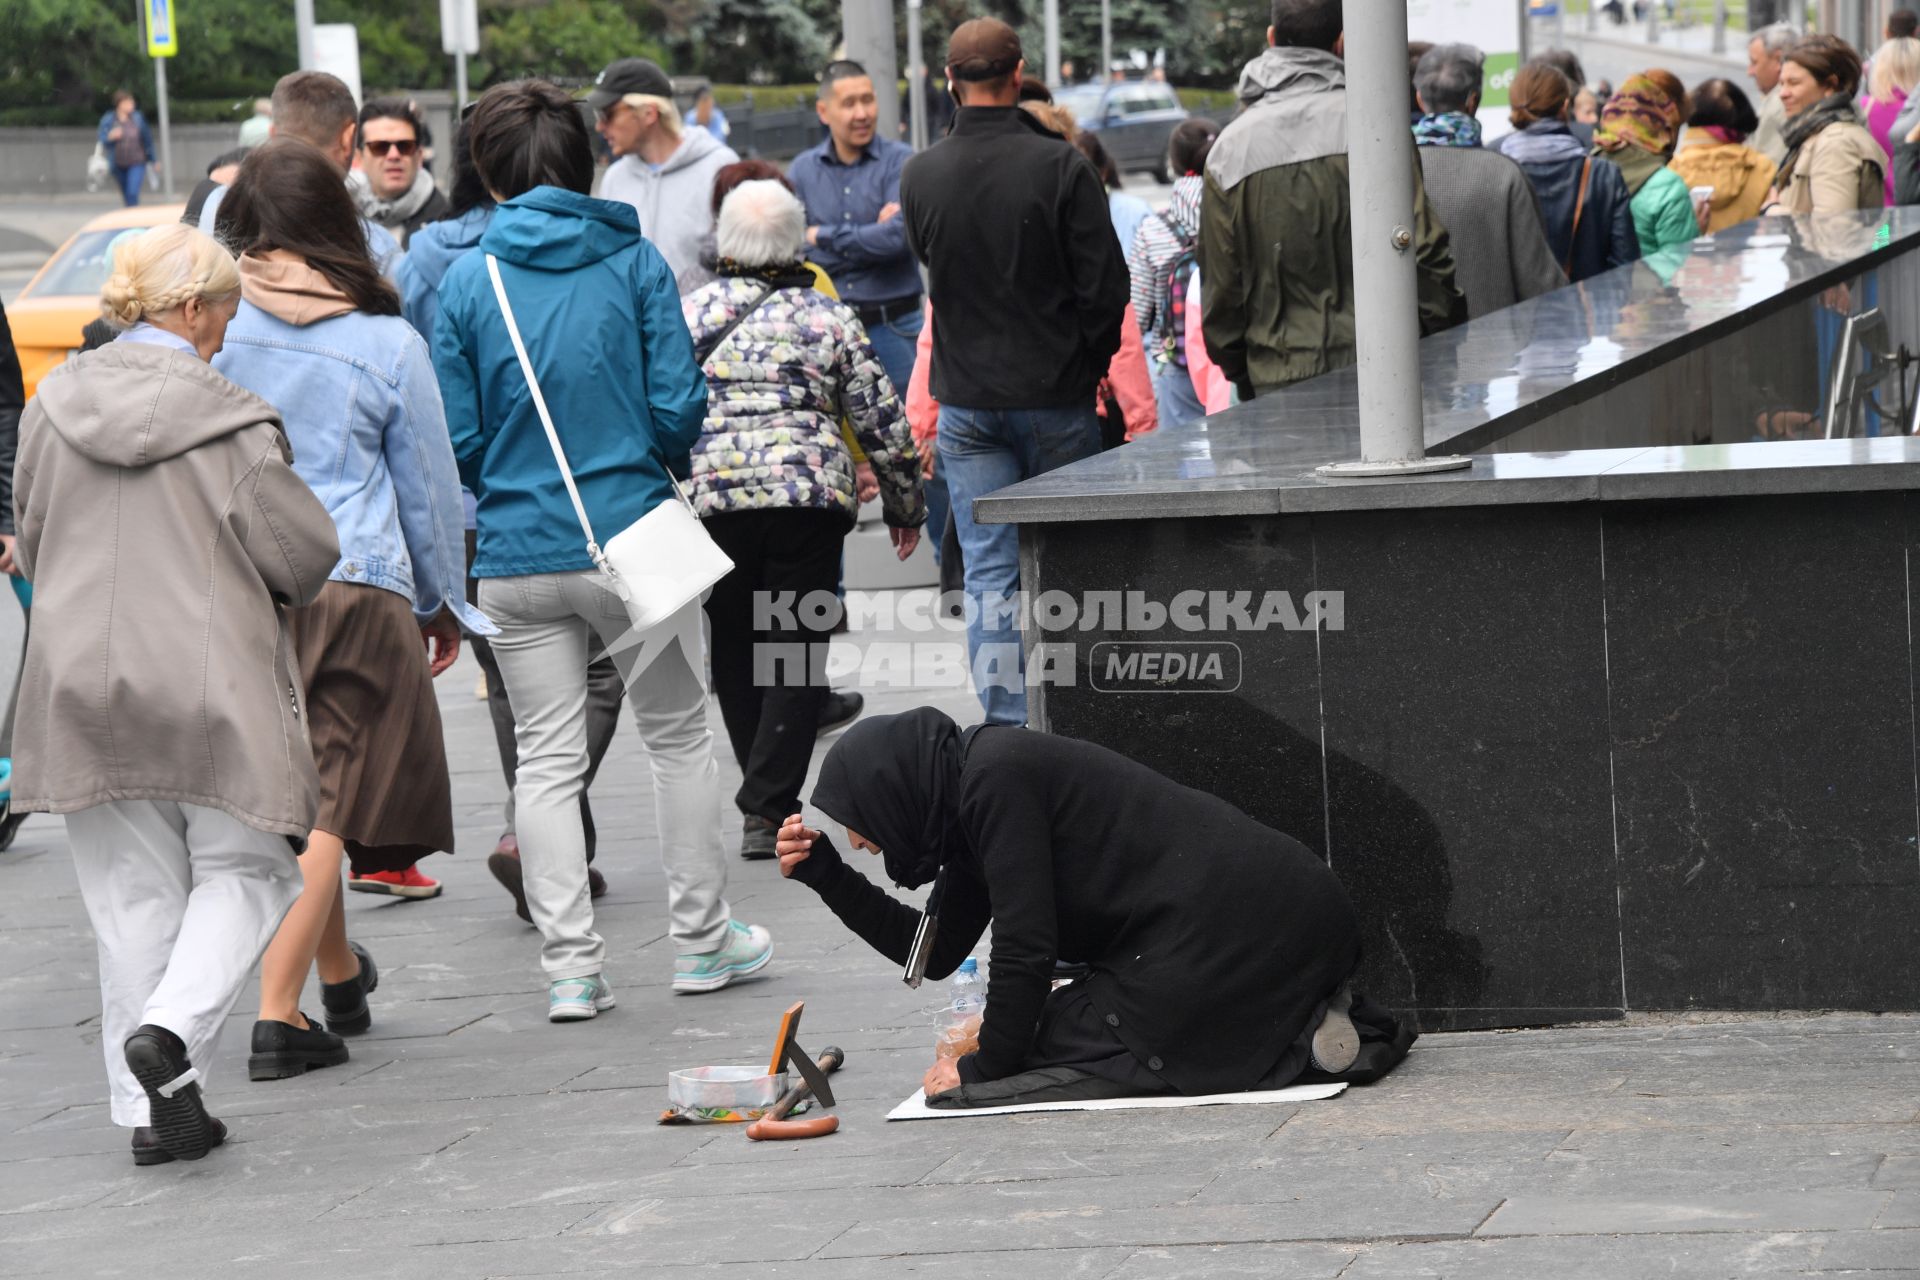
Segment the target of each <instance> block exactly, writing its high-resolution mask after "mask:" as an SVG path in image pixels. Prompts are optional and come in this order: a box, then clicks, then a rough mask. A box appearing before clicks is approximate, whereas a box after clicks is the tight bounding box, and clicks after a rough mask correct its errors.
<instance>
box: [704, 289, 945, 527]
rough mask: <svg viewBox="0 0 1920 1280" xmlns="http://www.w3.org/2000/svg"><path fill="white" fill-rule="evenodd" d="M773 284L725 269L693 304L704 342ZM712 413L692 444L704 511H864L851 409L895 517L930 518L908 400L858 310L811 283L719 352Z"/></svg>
mask: <svg viewBox="0 0 1920 1280" xmlns="http://www.w3.org/2000/svg"><path fill="white" fill-rule="evenodd" d="M762 288H764V282H763V281H759V280H754V279H751V278H745V277H738V276H723V277H721V278H720V279H718V280H715V281H713V282H712V283H710V284H707V285H703V286H702V287H701V288H699V289H697V290H695V291H694V292H693V293H690V294H688V295H687V297H686V298H685V300H684V301H683V303H682V304H681V305H682V308H683V310H684V311H685V313H686V319H687V328H688V329H689V330H691V331H692V333H693V341H694V346H695V348H696V350H697V349H699V348H700V347H701V346H702V345H703V344H704V343H706V342H708V341H709V340H711V338H712V337H713V335H715V334H717V333H719V332H720V331H721V330H723V329H725V328H726V327H727V325H729V324H731V323H732V322H733V321H734V320H735V318H736V317H738V316H739V315H740V314H741V312H742V311H743V310H744V309H745V308H747V307H749V306H751V305H752V303H753V299H754V298H755V296H756V295H758V294H759V293H760V291H761V289H762ZM702 372H704V373H705V374H706V377H707V416H706V421H705V422H704V423H703V424H702V425H701V432H700V438H699V440H698V441H696V442H695V444H694V446H693V486H692V494H691V496H692V498H693V503H694V509H695V510H696V511H698V512H699V513H700V514H701V515H702V516H709V515H716V514H721V513H724V512H730V511H759V510H764V509H767V508H776V507H795V508H803V509H812V510H828V511H840V512H842V513H844V514H845V515H846V517H847V522H848V524H849V525H851V524H852V523H853V521H854V519H855V518H856V516H857V515H858V513H859V503H858V502H857V501H856V500H855V497H854V475H853V468H854V463H853V457H852V455H851V454H850V453H849V452H848V450H847V446H846V444H845V442H844V441H842V439H841V437H840V419H841V417H842V416H843V415H844V416H845V417H846V418H847V420H848V421H849V422H850V423H851V424H852V427H853V432H854V435H855V437H856V438H858V440H859V441H860V447H861V448H862V449H864V450H866V454H867V461H868V462H870V463H872V464H873V470H874V475H875V477H876V478H877V479H878V480H879V482H880V501H881V507H882V510H883V512H884V515H885V518H886V522H887V524H889V525H891V526H893V527H895V528H914V527H917V526H919V525H921V524H924V523H926V518H927V515H926V503H925V501H924V499H923V496H922V494H921V488H920V464H919V456H918V454H917V453H916V451H915V449H914V445H913V437H912V434H911V433H910V432H909V431H908V429H907V419H906V414H905V413H904V412H903V410H902V408H901V404H900V397H899V395H898V393H897V392H896V391H895V390H894V386H893V384H892V382H890V381H888V379H887V373H886V370H885V369H884V368H882V367H881V364H880V361H879V359H878V358H877V357H876V356H875V355H874V353H873V347H872V345H871V344H870V343H869V342H868V341H867V335H866V331H865V330H864V329H863V328H861V325H860V321H859V320H858V318H856V317H855V316H854V314H853V312H852V310H850V309H849V308H848V307H846V306H845V305H843V304H842V303H839V302H836V301H834V300H833V299H831V298H829V297H827V296H826V295H825V294H823V293H819V292H816V291H815V290H813V289H808V288H780V289H775V290H774V291H773V292H771V293H769V294H767V295H766V298H765V299H764V300H763V301H762V302H761V303H760V305H759V306H758V307H755V308H754V309H753V311H752V314H750V315H748V316H747V318H746V319H745V320H744V321H742V322H741V323H740V325H739V326H738V327H737V328H735V329H734V330H733V332H732V333H730V334H728V335H727V336H726V338H725V340H724V341H722V342H721V343H720V345H719V346H718V347H717V348H716V349H715V350H714V351H713V353H712V354H711V355H709V356H708V357H707V359H706V362H705V364H704V365H703V366H702Z"/></svg>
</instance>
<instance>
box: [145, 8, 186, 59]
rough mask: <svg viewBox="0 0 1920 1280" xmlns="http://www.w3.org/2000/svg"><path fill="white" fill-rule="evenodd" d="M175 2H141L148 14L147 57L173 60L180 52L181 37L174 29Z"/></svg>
mask: <svg viewBox="0 0 1920 1280" xmlns="http://www.w3.org/2000/svg"><path fill="white" fill-rule="evenodd" d="M173 4H174V0H141V6H142V7H143V8H144V9H145V10H146V14H147V56H148V57H149V58H171V57H172V56H173V55H174V54H176V53H178V52H180V40H179V36H178V35H177V34H176V33H175V31H174V29H173Z"/></svg>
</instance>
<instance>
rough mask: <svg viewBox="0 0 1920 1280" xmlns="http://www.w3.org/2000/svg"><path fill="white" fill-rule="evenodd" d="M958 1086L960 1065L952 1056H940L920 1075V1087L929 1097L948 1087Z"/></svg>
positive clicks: (944, 1090)
mask: <svg viewBox="0 0 1920 1280" xmlns="http://www.w3.org/2000/svg"><path fill="white" fill-rule="evenodd" d="M959 1087H960V1067H959V1065H958V1064H957V1063H955V1062H954V1060H953V1059H952V1058H942V1059H940V1061H938V1062H936V1063H934V1064H933V1065H932V1066H930V1067H928V1068H927V1074H926V1075H925V1076H923V1077H921V1080H920V1088H921V1089H922V1090H923V1091H924V1092H925V1093H926V1095H927V1096H928V1097H929V1098H931V1097H932V1096H933V1095H934V1094H936V1093H945V1092H946V1091H947V1090H949V1089H958V1088H959Z"/></svg>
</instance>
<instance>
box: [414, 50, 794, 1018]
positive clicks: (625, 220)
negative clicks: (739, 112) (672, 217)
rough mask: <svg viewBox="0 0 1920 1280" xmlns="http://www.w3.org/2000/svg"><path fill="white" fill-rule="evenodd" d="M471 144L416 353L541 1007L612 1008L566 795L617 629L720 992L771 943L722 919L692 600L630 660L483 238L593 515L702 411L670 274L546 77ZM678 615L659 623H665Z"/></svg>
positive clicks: (635, 485)
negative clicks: (442, 445)
mask: <svg viewBox="0 0 1920 1280" xmlns="http://www.w3.org/2000/svg"><path fill="white" fill-rule="evenodd" d="M467 127H468V129H469V131H470V134H471V139H472V141H471V148H472V154H473V161H474V166H475V167H476V168H477V169H479V171H480V177H481V179H482V180H483V181H484V182H485V183H486V186H487V189H488V190H489V191H490V192H491V193H492V194H493V196H494V198H495V199H496V200H498V201H499V208H498V209H497V210H496V211H495V213H494V215H493V221H492V222H491V223H490V224H489V225H488V227H487V230H486V232H485V233H484V234H483V235H482V236H481V237H480V244H479V252H477V253H469V254H467V255H466V256H465V257H463V258H461V259H460V260H459V261H458V262H456V263H454V264H453V266H452V267H450V268H448V270H447V274H446V277H445V279H444V280H442V281H441V284H440V316H439V319H438V320H437V321H436V323H435V325H434V332H433V352H434V366H435V368H436V370H437V371H438V372H439V375H440V389H441V394H442V395H443V396H444V398H445V400H446V407H447V422H448V424H449V427H450V428H451V434H452V436H453V450H454V455H455V457H456V458H457V459H458V461H459V464H460V476H461V479H462V480H464V481H465V482H466V485H467V487H468V488H469V489H471V490H473V493H474V496H475V497H476V498H477V499H478V500H479V508H478V513H477V519H478V531H479V549H478V551H477V553H476V554H475V556H474V561H473V569H472V573H473V576H474V577H475V578H478V579H479V580H480V607H481V608H482V609H484V610H497V612H493V613H490V614H489V616H490V617H491V618H492V619H493V620H494V622H495V623H496V624H498V626H499V628H500V634H499V636H498V637H496V638H495V639H494V641H493V653H494V657H495V659H496V660H497V661H498V662H499V664H500V674H501V676H502V677H503V678H504V679H505V681H506V686H507V701H508V702H509V703H511V704H512V706H513V714H514V738H515V743H516V745H517V746H518V748H519V755H520V767H519V772H518V774H517V776H516V777H515V780H514V807H515V826H516V829H517V834H518V835H519V839H520V863H521V871H522V885H523V889H524V892H525V895H526V901H527V907H528V910H529V912H530V914H531V915H532V916H533V922H534V924H536V925H537V926H539V929H540V933H541V936H542V938H543V940H544V945H543V948H542V953H541V965H542V967H543V968H544V969H545V971H546V976H547V981H548V984H549V986H548V1007H547V1016H548V1017H549V1018H550V1019H551V1020H553V1021H555V1022H568V1021H574V1020H578V1019H585V1018H591V1017H594V1016H596V1015H597V1014H599V1013H602V1012H604V1011H606V1010H607V1009H611V1008H612V1007H613V993H612V991H611V990H610V989H609V988H608V986H607V982H606V979H605V977H604V976H603V975H602V966H603V963H604V961H605V957H606V943H605V942H604V941H603V940H602V939H601V937H600V935H599V934H598V933H596V932H594V927H593V905H592V902H591V901H590V899H589V896H588V891H587V858H586V853H587V847H586V832H585V829H584V827H583V826H582V824H581V819H580V793H581V790H582V788H583V787H584V785H585V779H586V772H587V758H588V757H587V731H586V697H587V665H588V660H589V658H590V657H591V656H592V655H593V654H595V653H597V652H600V651H603V650H609V649H610V650H612V651H613V658H614V661H615V663H616V664H617V665H619V666H620V670H621V674H622V676H624V677H625V678H626V681H627V688H628V691H629V693H628V696H629V700H630V701H631V702H632V704H633V710H634V716H635V719H636V720H637V721H638V723H639V728H640V738H641V741H642V742H644V743H645V744H646V747H647V755H648V763H649V765H650V766H651V768H652V771H653V792H654V806H655V812H656V814H657V817H658V821H659V832H660V847H661V855H662V857H663V859H664V860H665V863H666V872H667V910H668V917H669V932H670V934H671V935H672V938H673V943H674V951H675V953H676V959H675V961H674V972H673V987H674V990H676V991H682V992H701V991H714V990H717V989H719V988H720V987H723V986H726V985H727V984H728V983H730V982H732V981H733V980H734V979H736V978H740V977H744V976H746V975H747V974H750V973H753V972H755V971H757V970H759V969H760V968H762V967H763V966H765V965H766V963H767V962H768V961H769V960H770V959H771V958H772V956H773V944H772V940H771V938H770V937H769V936H768V934H767V931H766V930H765V929H760V928H752V927H749V926H747V925H743V924H741V923H739V922H737V921H735V920H733V919H732V918H731V913H730V912H729V910H728V907H727V903H726V899H725V898H724V897H723V896H722V895H723V893H724V892H725V889H726V881H727V871H726V855H725V853H724V851H723V849H722V846H721V836H720V773H719V767H718V765H717V764H716V763H715V760H714V752H713V736H712V733H711V732H710V731H709V730H708V728H707V709H706V689H705V687H704V683H703V681H702V679H701V677H700V672H701V670H702V663H701V657H700V653H699V647H700V646H699V640H698V637H699V634H700V633H699V629H698V628H699V617H700V602H699V601H698V600H695V601H693V602H691V603H690V604H689V605H688V606H687V609H686V611H683V614H682V615H681V617H680V619H678V620H677V621H679V622H681V623H683V624H686V625H688V626H690V628H691V630H690V635H691V641H690V642H689V640H688V635H689V632H688V631H684V630H683V631H681V632H680V635H681V643H679V644H677V645H668V646H666V647H665V648H664V649H663V650H661V651H660V653H659V656H657V657H655V658H653V659H652V661H650V662H649V663H648V664H647V665H646V666H645V667H644V668H638V669H636V668H637V664H636V662H635V659H636V657H637V655H636V653H635V647H636V646H634V645H633V644H631V643H629V642H628V637H627V635H626V632H627V617H626V610H625V607H624V606H623V605H622V603H621V601H620V599H619V598H618V597H617V596H616V595H615V594H614V593H613V591H612V590H611V588H610V586H609V584H608V583H607V581H606V578H605V577H604V576H603V575H602V574H601V573H600V572H599V571H598V570H597V569H595V568H594V565H593V561H592V559H591V557H590V556H589V555H588V554H587V548H586V539H585V537H584V535H583V534H582V532H581V529H580V522H579V520H578V518H577V517H576V516H575V514H574V510H573V504H572V502H571V501H570V500H569V498H568V496H567V491H566V487H565V485H564V483H563V481H562V479H561V475H560V469H559V465H558V463H557V462H556V461H555V459H554V455H553V450H552V447H551V446H550V445H549V443H548V441H547V436H546V431H545V429H544V427H543V426H542V425H541V422H540V418H539V415H538V413H537V412H536V410H535V408H534V405H533V399H532V395H531V393H530V392H529V390H528V387H527V381H526V378H525V377H524V376H523V374H522V373H521V369H520V363H519V360H518V358H517V356H516V355H515V352H514V349H513V344H512V341H511V339H510V338H509V336H508V333H507V326H506V320H505V317H504V316H503V315H502V313H501V310H500V304H499V302H498V301H497V300H496V299H495V296H494V287H493V282H492V279H491V278H490V276H489V274H488V270H487V266H488V263H489V261H493V260H497V261H498V264H499V271H500V278H501V281H502V284H503V285H504V288H505V291H506V294H507V299H508V301H509V303H510V304H511V306H512V308H513V314H514V319H515V321H516V322H517V324H518V327H519V330H520V333H521V336H522V337H523V339H524V340H525V342H526V347H527V355H528V359H529V360H530V361H531V363H532V365H533V368H534V372H535V375H536V376H537V378H538V379H539V382H540V389H541V392H542V393H543V395H544V397H545V400H546V404H547V408H548V410H549V411H550V413H551V415H552V419H553V426H554V430H555V432H556V434H558V436H559V437H560V441H561V445H562V447H563V448H564V450H565V452H566V455H567V461H568V463H569V469H570V470H571V471H572V472H573V476H574V479H575V480H576V482H577V484H578V487H579V490H580V499H581V502H582V504H583V505H584V506H585V507H586V510H587V516H588V518H589V519H590V520H591V522H592V524H593V528H594V533H595V536H596V537H597V538H599V539H601V540H602V541H604V540H607V539H611V538H612V537H613V536H614V535H615V534H617V533H619V532H620V531H621V530H623V529H625V528H626V527H627V526H628V525H631V524H633V523H634V522H635V521H636V520H638V519H640V517H641V516H643V515H645V514H647V513H648V512H649V511H651V510H653V509H654V508H655V507H657V506H659V505H660V504H661V503H662V502H670V501H673V500H674V498H673V489H672V485H673V477H674V476H680V477H684V476H686V475H687V474H688V472H689V471H690V470H691V464H690V461H689V454H690V452H691V450H692V447H693V444H694V442H695V441H696V440H697V439H699V437H700V429H701V422H702V420H703V419H704V418H705V416H706V412H707V380H706V378H705V376H704V375H703V374H702V373H701V372H700V367H699V365H698V364H696V363H695V361H694V358H693V339H692V338H691V337H689V336H688V334H687V325H686V321H685V320H683V319H682V318H681V314H680V296H679V292H678V291H677V290H676V288H675V287H674V281H673V274H672V272H670V271H669V270H668V269H667V264H666V260H665V259H664V258H662V257H661V256H660V252H659V250H657V249H655V248H654V247H653V245H652V244H651V243H649V242H648V241H647V240H646V239H644V238H643V237H642V236H641V234H640V224H639V220H638V219H637V217H636V216H635V214H634V212H633V209H632V207H631V206H629V205H626V204H621V203H618V202H615V201H608V200H596V199H594V198H593V197H592V196H590V195H588V194H587V193H588V191H590V190H591V189H592V185H593V152H592V149H591V148H590V147H589V145H588V142H587V131H586V126H585V124H584V123H583V122H582V121H581V119H580V114H579V111H578V109H577V107H576V105H575V103H574V101H573V99H572V98H571V97H569V96H568V95H567V94H565V93H562V92H561V91H560V90H558V89H556V88H554V86H552V85H550V84H547V83H545V82H543V81H537V80H527V81H519V82H516V83H512V84H503V85H496V86H495V87H494V88H492V89H489V90H488V91H487V93H486V95H485V96H484V97H482V98H481V99H480V102H479V105H478V106H477V107H475V109H474V113H473V117H472V119H471V121H470V122H469V124H468V126H467ZM673 625H674V624H672V623H669V624H663V628H664V627H670V626H673Z"/></svg>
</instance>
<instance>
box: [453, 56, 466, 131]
mask: <svg viewBox="0 0 1920 1280" xmlns="http://www.w3.org/2000/svg"><path fill="white" fill-rule="evenodd" d="M453 110H454V113H455V115H456V116H461V115H465V114H466V111H467V51H466V50H465V49H462V50H460V51H459V52H458V53H456V54H454V55H453ZM454 123H455V125H456V127H457V126H458V124H459V121H458V120H457V119H456V120H455V121H454Z"/></svg>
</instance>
